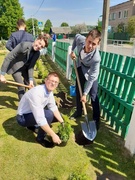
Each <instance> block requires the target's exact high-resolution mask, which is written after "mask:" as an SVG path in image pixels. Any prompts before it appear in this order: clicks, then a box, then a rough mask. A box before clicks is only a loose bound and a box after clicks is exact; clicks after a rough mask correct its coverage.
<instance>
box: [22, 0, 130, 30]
mask: <svg viewBox="0 0 135 180" xmlns="http://www.w3.org/2000/svg"><path fill="white" fill-rule="evenodd" d="M103 1H104V0H19V2H20V4H21V7H23V11H24V17H25V19H26V20H27V19H29V18H31V17H33V18H36V19H37V20H38V21H39V22H43V23H45V22H46V20H48V19H49V20H50V21H51V23H52V26H53V27H60V25H61V23H63V22H66V23H68V25H69V26H74V25H76V24H82V23H85V24H86V25H97V22H98V18H99V17H100V16H101V15H102V9H103ZM126 1H128V0H110V6H114V5H116V4H120V3H122V2H126Z"/></svg>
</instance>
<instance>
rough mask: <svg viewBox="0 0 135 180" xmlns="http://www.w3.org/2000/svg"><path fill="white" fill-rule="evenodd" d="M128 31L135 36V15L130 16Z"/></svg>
mask: <svg viewBox="0 0 135 180" xmlns="http://www.w3.org/2000/svg"><path fill="white" fill-rule="evenodd" d="M127 31H128V33H129V35H130V36H131V37H134V36H135V16H132V17H130V18H129V20H128V26H127Z"/></svg>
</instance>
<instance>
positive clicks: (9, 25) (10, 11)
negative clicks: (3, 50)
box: [0, 0, 23, 39]
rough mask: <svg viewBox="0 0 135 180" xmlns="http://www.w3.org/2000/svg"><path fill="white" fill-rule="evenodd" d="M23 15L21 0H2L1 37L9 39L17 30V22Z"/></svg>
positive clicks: (0, 14)
mask: <svg viewBox="0 0 135 180" xmlns="http://www.w3.org/2000/svg"><path fill="white" fill-rule="evenodd" d="M22 17H23V8H22V7H21V5H20V3H19V0H12V1H11V0H0V37H1V38H3V39H8V37H9V36H10V34H11V33H12V32H14V31H16V22H17V20H18V19H20V18H22Z"/></svg>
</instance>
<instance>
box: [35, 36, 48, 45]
mask: <svg viewBox="0 0 135 180" xmlns="http://www.w3.org/2000/svg"><path fill="white" fill-rule="evenodd" d="M37 39H40V40H43V41H44V42H45V47H48V37H47V36H45V35H41V34H40V35H39V36H38V37H37Z"/></svg>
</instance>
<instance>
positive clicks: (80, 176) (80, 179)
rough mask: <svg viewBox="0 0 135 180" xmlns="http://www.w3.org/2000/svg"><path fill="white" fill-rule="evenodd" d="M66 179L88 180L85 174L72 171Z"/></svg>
mask: <svg viewBox="0 0 135 180" xmlns="http://www.w3.org/2000/svg"><path fill="white" fill-rule="evenodd" d="M68 180H88V177H87V176H86V175H85V174H80V173H77V172H74V173H72V174H71V175H70V177H69V178H68Z"/></svg>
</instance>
